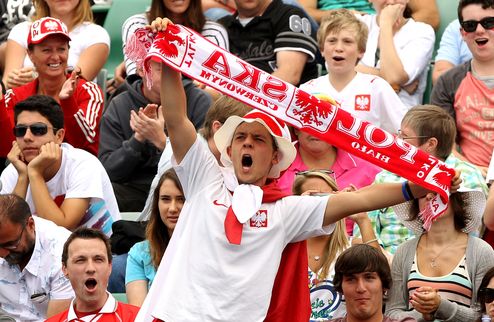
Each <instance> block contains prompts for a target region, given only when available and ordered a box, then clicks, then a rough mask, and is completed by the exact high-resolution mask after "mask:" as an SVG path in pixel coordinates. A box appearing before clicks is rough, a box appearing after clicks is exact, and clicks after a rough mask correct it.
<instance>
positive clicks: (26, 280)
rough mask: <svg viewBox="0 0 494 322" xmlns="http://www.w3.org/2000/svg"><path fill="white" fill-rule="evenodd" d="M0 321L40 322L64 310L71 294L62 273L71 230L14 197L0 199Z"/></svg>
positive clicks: (68, 303) (7, 196) (71, 291)
mask: <svg viewBox="0 0 494 322" xmlns="http://www.w3.org/2000/svg"><path fill="white" fill-rule="evenodd" d="M0 222H1V224H0V285H2V287H0V303H1V308H0V312H1V314H0V321H12V320H8V319H6V318H5V317H4V316H3V314H5V315H7V316H9V317H10V318H14V319H15V320H14V321H44V320H45V319H46V318H48V317H50V316H52V315H55V314H57V313H58V312H60V311H63V310H65V309H67V308H68V307H69V305H70V301H71V299H72V298H73V297H74V291H73V290H72V286H71V285H70V281H69V280H68V279H67V278H66V277H65V275H64V274H63V272H62V260H61V258H62V249H63V245H64V243H65V241H66V240H67V238H68V237H69V235H70V231H68V230H67V229H65V228H63V227H59V226H57V225H55V224H54V223H53V222H51V221H49V220H45V219H43V218H39V217H36V216H32V215H31V211H30V209H29V205H28V204H27V203H26V201H24V200H23V199H22V198H20V197H19V196H17V195H15V194H2V195H0Z"/></svg>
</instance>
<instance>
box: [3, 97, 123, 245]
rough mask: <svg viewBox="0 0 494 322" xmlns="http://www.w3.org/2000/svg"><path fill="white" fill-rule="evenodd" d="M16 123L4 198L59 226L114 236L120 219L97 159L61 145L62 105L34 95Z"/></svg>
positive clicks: (18, 113)
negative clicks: (21, 201) (11, 195)
mask: <svg viewBox="0 0 494 322" xmlns="http://www.w3.org/2000/svg"><path fill="white" fill-rule="evenodd" d="M14 121H15V127H14V131H13V132H14V135H15V137H16V140H15V141H14V143H13V145H12V149H11V150H10V152H9V154H8V159H9V161H10V165H9V166H7V168H5V170H4V171H3V172H2V175H1V176H0V181H1V184H2V189H1V191H0V193H14V194H16V195H18V196H20V197H21V198H23V199H25V200H26V201H27V203H28V204H29V207H30V209H31V212H32V213H33V214H34V215H36V216H39V217H42V218H44V219H48V220H51V221H53V222H54V223H56V224H57V225H59V226H63V227H65V228H68V229H71V230H72V229H75V228H77V227H79V226H86V227H89V228H95V229H99V230H101V231H103V232H104V233H105V234H106V235H108V236H110V235H111V225H112V223H113V222H114V221H116V220H118V219H120V213H119V211H118V206H117V201H116V199H115V195H114V194H113V190H112V186H111V182H110V179H109V178H108V175H107V174H106V171H105V169H104V168H103V166H102V165H101V163H100V161H99V160H98V159H97V158H96V157H95V156H93V155H92V154H90V153H89V152H86V151H84V150H81V149H77V148H74V147H72V146H71V145H70V144H68V143H62V142H63V140H64V136H65V126H64V116H63V112H62V108H61V106H60V105H59V104H58V103H57V102H56V101H55V100H54V99H53V98H52V97H50V96H44V95H34V96H31V97H29V98H28V99H26V100H24V101H22V102H19V103H17V104H16V105H15V107H14Z"/></svg>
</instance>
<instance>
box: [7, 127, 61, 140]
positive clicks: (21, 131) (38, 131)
mask: <svg viewBox="0 0 494 322" xmlns="http://www.w3.org/2000/svg"><path fill="white" fill-rule="evenodd" d="M28 128H29V131H31V133H32V134H33V135H34V136H42V135H45V134H46V133H48V128H49V127H48V125H46V124H44V123H34V124H31V125H16V126H15V127H14V136H15V137H16V138H22V137H24V135H26V132H27V129H28ZM53 130H55V131H56V129H53Z"/></svg>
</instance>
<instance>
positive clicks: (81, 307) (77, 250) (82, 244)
mask: <svg viewBox="0 0 494 322" xmlns="http://www.w3.org/2000/svg"><path fill="white" fill-rule="evenodd" d="M111 268H112V255H111V248H110V243H109V241H108V238H107V237H106V236H105V235H104V234H103V233H102V232H100V231H99V230H95V229H90V228H79V229H77V230H75V231H74V232H73V233H72V234H71V235H70V237H69V238H68V239H67V242H66V243H65V245H64V248H63V253H62V270H63V272H64V274H65V275H66V276H67V278H68V279H69V280H70V283H71V284H72V288H73V289H74V292H75V295H76V296H75V299H73V300H72V303H71V304H70V307H69V309H68V310H66V311H64V312H62V313H60V314H57V315H55V316H53V317H51V318H50V319H48V320H46V321H48V322H56V321H99V322H106V321H119V322H125V321H134V320H135V317H136V315H137V312H138V311H139V308H138V307H137V306H133V305H129V304H124V303H120V302H117V301H116V300H115V298H114V297H113V296H112V295H111V294H110V293H108V292H107V291H106V286H107V285H108V278H109V277H110V273H111Z"/></svg>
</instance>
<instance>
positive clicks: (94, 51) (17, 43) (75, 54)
mask: <svg viewBox="0 0 494 322" xmlns="http://www.w3.org/2000/svg"><path fill="white" fill-rule="evenodd" d="M33 3H34V6H35V8H36V13H35V15H34V16H33V18H32V21H33V22H34V21H36V20H38V19H41V18H44V17H52V18H57V19H59V20H61V21H62V22H63V23H64V24H65V25H66V26H67V28H68V30H69V36H70V39H71V42H70V51H69V59H68V68H69V69H75V67H76V66H78V67H80V69H81V75H82V76H83V77H84V78H85V79H87V80H93V79H95V78H96V76H97V75H98V73H99V71H100V70H101V68H103V65H104V64H105V62H106V59H107V57H108V54H109V52H110V36H109V35H108V32H107V31H106V30H105V29H104V28H103V27H101V26H99V25H97V24H95V23H94V22H93V13H92V11H91V6H90V4H89V0H67V1H56V0H34V1H33ZM31 23H32V22H29V21H25V22H22V23H20V24H18V25H16V26H15V27H14V28H12V31H11V32H10V34H9V38H8V40H7V49H6V54H5V57H6V58H5V70H4V73H3V79H2V80H3V82H4V84H5V86H6V87H8V88H13V87H18V86H21V85H24V84H26V83H28V82H30V81H32V80H33V79H34V78H36V77H37V73H36V71H35V69H34V67H33V63H32V62H31V60H30V59H29V57H28V56H27V49H28V45H27V36H28V34H29V29H30V26H31ZM95 57H98V59H95Z"/></svg>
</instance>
